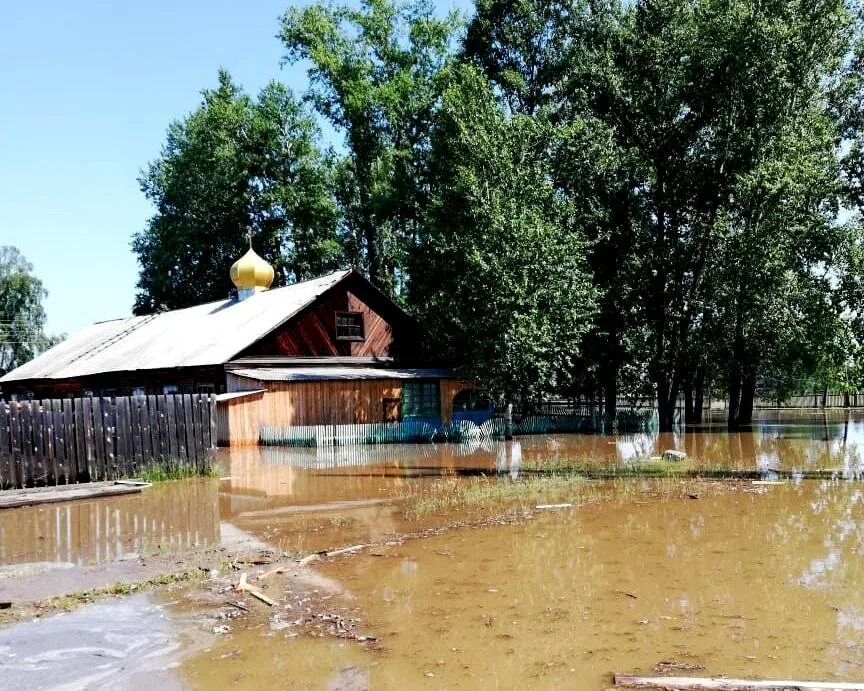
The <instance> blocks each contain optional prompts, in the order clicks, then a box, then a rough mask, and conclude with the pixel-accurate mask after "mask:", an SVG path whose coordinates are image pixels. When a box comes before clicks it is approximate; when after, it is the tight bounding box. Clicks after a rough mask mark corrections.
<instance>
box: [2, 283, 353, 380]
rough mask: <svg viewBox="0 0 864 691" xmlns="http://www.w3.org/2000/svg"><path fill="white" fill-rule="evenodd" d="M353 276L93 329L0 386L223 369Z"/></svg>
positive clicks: (26, 366)
mask: <svg viewBox="0 0 864 691" xmlns="http://www.w3.org/2000/svg"><path fill="white" fill-rule="evenodd" d="M350 274H351V271H350V270H348V271H338V272H335V273H331V274H329V275H327V276H322V277H321V278H316V279H313V280H311V281H304V282H302V283H295V284H294V285H290V286H285V287H284V288H276V289H274V290H269V291H266V292H262V293H257V294H255V295H252V296H251V297H249V298H247V299H245V300H242V301H239V302H238V301H236V300H223V301H221V302H211V303H207V304H204V305H196V306H195V307H187V308H186V309H180V310H172V311H170V312H160V313H158V314H151V315H148V316H146V317H129V318H127V319H115V320H113V321H105V322H97V323H96V324H93V325H92V326H89V327H87V328H85V329H83V330H81V331H79V332H77V333H74V334H72V335H71V336H70V337H69V338H67V339H66V340H64V341H63V342H62V343H59V344H58V345H56V346H54V347H53V348H51V349H50V350H48V351H46V352H44V353H42V354H41V355H39V356H38V357H36V358H35V359H33V360H31V361H30V362H28V363H26V364H24V365H22V366H21V367H18V368H17V369H14V370H12V371H11V372H9V373H7V374H6V375H5V376H3V377H0V382H11V381H20V380H23V379H66V378H72V377H83V376H87V375H91V374H99V373H101V372H124V371H133V370H151V369H164V368H173V367H200V366H206V365H223V364H224V363H226V362H228V361H229V360H231V359H232V358H233V357H235V356H236V355H238V354H239V353H240V352H242V351H243V350H245V349H246V348H248V347H249V346H250V345H252V344H253V343H255V342H256V341H258V340H260V339H261V338H263V337H264V336H266V335H267V334H268V333H270V332H271V331H273V329H275V328H277V327H278V326H280V325H281V324H282V323H283V322H285V321H286V320H287V319H290V318H291V317H292V316H294V315H295V314H297V312H299V311H300V310H301V309H303V308H304V307H306V306H307V305H309V304H310V303H311V302H313V301H314V300H315V299H316V298H317V297H318V296H319V295H321V294H322V293H324V292H325V291H327V290H328V289H330V288H332V287H333V286H334V285H336V284H337V283H339V282H340V281H342V280H343V279H344V278H346V277H347V276H349V275H350Z"/></svg>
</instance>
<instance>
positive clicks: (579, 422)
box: [259, 410, 655, 447]
mask: <svg viewBox="0 0 864 691" xmlns="http://www.w3.org/2000/svg"><path fill="white" fill-rule="evenodd" d="M654 420H655V418H654V412H653V411H641V412H640V411H635V410H629V411H620V412H619V413H618V414H617V415H616V417H615V418H614V419H609V418H604V417H602V416H600V415H599V414H597V413H594V414H593V415H589V414H587V413H576V414H574V413H567V414H561V415H529V416H525V417H522V418H521V419H516V420H514V421H513V434H515V435H525V434H550V433H556V432H557V433H564V432H586V433H587V432H612V431H616V432H635V431H643V430H646V429H648V428H650V427H651V426H652V424H653V423H654ZM504 431H505V430H504V420H503V419H502V418H500V417H494V418H491V419H490V420H487V421H486V422H484V423H483V424H480V425H477V424H475V423H474V422H470V421H467V420H458V421H454V422H448V423H446V424H443V425H442V424H436V423H434V422H431V421H428V420H410V421H404V422H379V423H371V424H356V425H297V426H291V427H269V426H264V427H262V428H261V431H260V433H259V443H260V444H262V445H264V446H301V447H313V446H352V445H357V444H406V443H417V442H445V441H446V442H464V441H469V440H472V439H501V438H503V437H504Z"/></svg>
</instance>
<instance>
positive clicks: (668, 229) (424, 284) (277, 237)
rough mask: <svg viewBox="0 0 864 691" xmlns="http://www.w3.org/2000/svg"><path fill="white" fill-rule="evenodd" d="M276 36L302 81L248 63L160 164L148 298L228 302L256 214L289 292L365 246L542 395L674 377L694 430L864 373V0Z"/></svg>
mask: <svg viewBox="0 0 864 691" xmlns="http://www.w3.org/2000/svg"><path fill="white" fill-rule="evenodd" d="M278 31H279V34H278V36H279V39H280V40H281V41H282V43H283V45H284V48H285V57H284V59H285V61H286V62H288V63H291V64H301V65H304V66H305V67H306V69H307V74H308V88H307V90H306V92H305V94H303V96H302V99H301V100H298V99H295V98H294V96H292V95H291V94H290V93H289V92H288V91H287V90H286V89H285V88H284V87H282V86H280V85H279V84H276V83H274V84H270V85H268V86H267V87H266V88H265V89H264V90H263V91H262V93H261V94H260V95H259V96H258V97H257V99H253V98H250V97H248V96H246V95H245V94H243V93H242V92H241V91H240V89H239V88H238V87H237V86H236V85H234V84H233V82H232V81H231V80H230V78H229V77H228V75H227V74H226V73H221V74H220V83H219V87H218V88H217V89H215V90H212V91H205V92H204V98H203V102H202V104H201V106H200V107H199V108H198V109H197V110H196V111H195V112H193V113H192V114H190V115H189V116H188V117H187V118H186V119H184V120H182V121H179V122H176V123H174V124H173V125H172V126H171V127H170V129H169V132H168V140H167V142H166V145H165V148H164V150H163V152H162V155H161V156H160V158H159V159H157V161H156V162H154V163H153V164H151V166H150V167H149V168H148V169H147V170H146V171H145V172H144V174H143V176H142V180H141V183H142V189H143V190H144V192H145V194H147V196H148V198H150V199H151V200H152V201H153V202H154V204H155V206H156V209H157V213H156V214H155V215H154V217H153V218H152V219H151V221H150V223H149V224H148V226H147V227H146V228H145V229H144V230H143V231H142V232H141V233H139V234H138V235H137V236H136V238H135V243H134V247H135V250H136V252H137V253H138V256H139V260H140V262H141V265H142V272H141V278H140V282H139V289H140V293H139V300H138V304H137V308H138V309H139V310H140V311H146V310H153V309H164V308H170V307H176V306H183V305H186V304H191V303H193V302H199V301H201V300H203V299H212V298H219V297H223V296H224V294H225V293H226V292H227V289H228V284H227V272H226V267H227V266H228V265H229V264H230V263H231V261H233V259H234V258H236V257H237V256H238V255H239V253H240V252H241V251H242V249H243V242H244V240H243V229H244V228H245V227H246V226H251V227H252V228H253V229H254V230H255V232H256V247H258V248H260V249H261V250H262V251H263V253H264V254H265V256H266V257H267V259H268V260H270V261H271V262H273V264H274V265H275V266H276V267H277V272H278V275H279V280H280V281H282V282H288V281H291V280H297V279H300V278H304V277H307V276H311V275H313V274H316V273H320V272H323V271H324V270H326V269H327V268H331V267H334V266H336V265H339V264H343V265H344V264H353V265H355V266H357V267H359V268H361V269H362V270H363V271H365V272H366V273H367V275H368V276H369V277H370V278H371V280H372V281H373V282H374V283H376V284H377V285H378V286H379V287H381V288H382V289H383V290H385V291H387V292H389V293H390V294H391V295H393V296H394V298H396V299H397V300H399V301H400V302H402V304H404V305H405V306H406V308H407V309H409V310H410V311H411V312H412V313H413V314H414V315H415V316H417V318H418V319H419V320H420V322H421V323H422V324H423V325H424V327H425V328H426V329H427V330H428V342H429V343H430V344H431V347H430V350H431V351H432V352H433V353H434V354H435V357H436V359H438V360H440V361H446V362H448V363H450V364H453V365H454V366H458V367H460V368H461V369H462V371H463V373H464V374H465V375H466V376H471V377H474V378H476V379H478V380H479V381H481V382H482V383H484V384H485V385H486V386H488V387H489V388H490V390H493V391H495V392H499V393H504V394H506V395H507V396H508V397H510V398H513V399H518V400H521V401H523V402H530V401H531V400H535V399H536V398H538V397H541V396H544V395H571V396H574V395H580V396H585V397H588V398H596V397H600V398H602V399H605V403H606V410H607V412H609V413H613V414H614V410H615V405H616V401H617V400H618V398H619V396H621V395H630V396H637V395H648V396H652V397H654V398H655V400H656V401H657V405H658V409H659V412H660V422H661V427H663V428H664V429H668V428H669V427H671V425H672V423H673V416H674V411H675V403H676V401H677V400H678V398H679V396H680V395H682V394H683V395H684V397H685V400H686V402H687V405H686V408H687V413H686V415H687V418H688V420H690V421H693V422H698V421H699V420H700V419H701V411H702V408H703V402H704V398H705V392H706V391H707V390H709V389H710V390H713V391H718V390H723V391H725V393H726V395H727V397H728V400H729V402H730V405H729V424H730V425H731V426H733V427H734V426H737V425H740V424H746V423H747V422H748V421H749V419H750V416H751V415H752V406H753V401H754V398H755V397H756V395H757V394H758V393H762V394H764V395H770V396H777V397H782V396H785V395H788V394H789V393H791V392H792V391H794V390H795V389H796V388H797V389H799V390H800V389H802V388H803V387H811V386H832V387H842V388H844V390H849V389H850V388H855V387H860V386H861V385H862V384H864V380H862V379H861V376H862V375H861V373H862V372H864V365H862V364H861V363H860V359H859V358H858V353H860V352H861V345H860V344H861V343H862V342H864V317H862V313H861V311H860V310H859V308H858V305H859V304H860V303H861V301H862V299H864V280H862V279H861V276H862V271H864V249H862V245H864V240H862V237H864V236H862V224H861V214H860V209H861V206H862V203H864V195H862V189H864V182H862V178H864V172H862V171H864V163H862V160H864V159H862V152H864V115H862V112H864V110H862V107H861V103H862V102H864V78H862V76H861V75H862V70H861V64H862V56H864V31H862V13H861V8H859V7H858V5H857V3H856V2H854V1H853V0H766V1H764V2H759V3H753V2H749V1H748V0H635V1H632V2H631V1H626V2H625V1H624V0H520V1H519V2H503V1H501V0H477V2H476V7H475V11H474V12H473V13H472V14H471V15H470V17H468V18H467V19H463V18H462V17H459V16H457V15H454V14H448V15H442V14H441V13H438V12H436V11H435V9H434V5H433V4H432V3H430V2H426V1H424V0H405V1H403V0H363V1H362V2H359V3H350V4H333V3H330V2H311V3H310V4H308V5H306V6H304V7H299V8H292V9H290V10H288V11H287V12H286V13H285V14H284V15H283V16H282V17H281V18H280V21H279V26H278ZM304 103H308V104H309V106H310V110H309V111H307V110H306V106H305V105H304ZM319 124H326V125H327V126H328V128H330V129H331V130H332V131H334V132H335V133H336V135H337V139H338V138H340V137H341V140H340V141H334V142H333V147H332V148H331V149H325V148H324V147H323V145H322V142H321V137H320V134H319Z"/></svg>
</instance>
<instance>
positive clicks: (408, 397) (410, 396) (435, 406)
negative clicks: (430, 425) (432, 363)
mask: <svg viewBox="0 0 864 691" xmlns="http://www.w3.org/2000/svg"><path fill="white" fill-rule="evenodd" d="M402 419H403V420H412V419H413V420H417V419H431V420H440V419H441V391H440V388H439V386H438V382H437V381H436V380H434V379H418V380H416V381H406V382H405V384H404V386H403V387H402Z"/></svg>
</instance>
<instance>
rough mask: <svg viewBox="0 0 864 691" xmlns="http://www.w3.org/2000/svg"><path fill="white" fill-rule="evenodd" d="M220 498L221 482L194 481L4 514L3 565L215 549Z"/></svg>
mask: <svg viewBox="0 0 864 691" xmlns="http://www.w3.org/2000/svg"><path fill="white" fill-rule="evenodd" d="M217 494H218V483H217V482H216V481H211V480H190V481H184V482H166V483H159V484H156V485H154V486H153V487H149V488H147V489H146V490H145V491H144V492H141V493H139V494H134V495H130V496H124V497H106V498H104V499H95V500H85V501H73V502H65V503H61V504H42V505H39V506H28V507H23V508H18V509H6V510H3V511H2V512H0V566H4V565H11V564H19V565H23V564H27V565H30V566H29V568H30V570H31V571H32V569H33V568H35V567H36V566H38V565H39V563H43V564H44V563H45V562H59V563H65V564H72V565H75V566H84V565H92V564H102V563H105V562H113V561H119V560H122V559H130V558H134V557H136V556H146V555H151V554H157V553H158V554H171V553H181V552H184V551H188V550H190V549H193V548H196V547H204V546H208V545H218V544H219V514H218V508H217ZM2 576H3V573H2V571H0V578H2Z"/></svg>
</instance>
